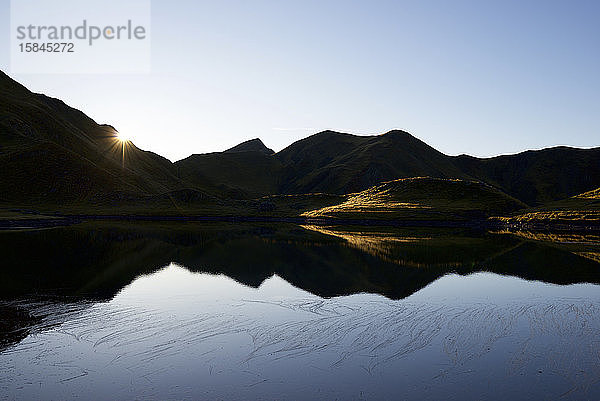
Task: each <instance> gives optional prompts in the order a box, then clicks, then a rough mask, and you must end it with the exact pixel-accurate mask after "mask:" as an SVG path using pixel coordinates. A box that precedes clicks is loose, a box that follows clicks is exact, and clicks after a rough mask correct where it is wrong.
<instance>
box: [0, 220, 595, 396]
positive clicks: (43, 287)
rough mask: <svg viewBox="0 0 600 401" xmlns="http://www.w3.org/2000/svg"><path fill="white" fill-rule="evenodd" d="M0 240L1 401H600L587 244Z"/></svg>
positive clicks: (392, 237) (302, 237) (232, 236)
mask: <svg viewBox="0 0 600 401" xmlns="http://www.w3.org/2000/svg"><path fill="white" fill-rule="evenodd" d="M0 236H2V241H0V244H1V245H0V249H1V251H2V253H3V255H4V257H5V258H4V261H5V262H4V265H3V267H4V268H3V269H2V271H1V273H0V274H1V275H2V276H1V277H0V283H1V284H0V286H1V289H2V294H3V295H2V301H0V308H1V309H2V314H3V316H6V317H7V319H5V320H4V322H3V326H1V327H0V329H1V331H2V341H3V347H2V348H0V371H2V372H3V373H2V374H1V375H0V390H1V391H0V393H2V394H5V395H6V396H7V397H8V398H10V399H13V398H14V399H57V398H58V399H61V398H69V396H70V395H72V394H82V393H86V392H87V391H89V390H90V389H91V390H93V391H94V394H95V398H97V399H126V398H149V399H165V398H186V397H187V398H195V399H198V398H209V399H214V398H225V399H264V398H267V399H273V398H275V399H332V398H341V399H360V398H365V399H389V398H407V399H423V398H424V399H439V398H445V399H453V398H454V399H480V398H486V399H493V398H507V397H511V398H515V399H528V398H537V399H549V398H550V399H551V398H558V397H559V396H561V395H562V396H563V398H565V399H578V398H598V396H600V389H599V380H600V370H599V368H598V367H599V366H600V352H598V347H597V339H598V338H600V295H599V291H598V289H599V287H598V285H597V284H598V283H599V279H600V269H599V267H600V265H599V264H598V263H597V262H596V261H595V260H594V259H593V258H590V257H589V255H590V254H595V253H597V252H598V248H597V246H598V244H597V241H595V240H594V238H592V237H585V236H584V237H582V238H580V237H577V238H576V239H574V237H569V238H567V239H565V238H558V237H552V238H550V237H549V236H546V237H535V235H533V234H520V235H512V234H508V233H495V234H492V233H485V232H472V231H464V230H454V229H453V230H441V229H394V228H389V229H381V228H366V227H359V228H356V227H354V228H353V227H346V228H342V227H317V226H303V227H299V226H292V225H290V226H282V225H279V226H271V225H261V224H258V225H227V224H209V225H207V224H203V225H201V226H200V225H197V224H155V223H153V224H137V225H133V226H128V225H114V224H112V225H111V224H94V225H91V224H83V225H79V226H73V227H67V228H55V229H49V230H38V231H21V232H0ZM550 239H553V241H551V240H550ZM524 279H525V280H524ZM531 280H534V281H531ZM556 284H559V285H556Z"/></svg>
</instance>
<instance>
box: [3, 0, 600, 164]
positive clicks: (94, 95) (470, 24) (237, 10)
mask: <svg viewBox="0 0 600 401" xmlns="http://www.w3.org/2000/svg"><path fill="white" fill-rule="evenodd" d="M0 18H1V19H0V21H1V23H0V27H1V28H0V34H1V35H0V47H1V48H2V49H3V51H2V52H1V53H0V69H2V70H3V71H8V70H9V51H8V46H9V1H8V0H0ZM599 21H600V1H578V0H575V1H548V0H544V1H527V0H520V1H505V0H503V1H491V0H490V1H480V0H473V1H459V0H457V1H348V0H344V1H327V0H321V1H312V0H302V1H301V0H296V1H253V0H243V1H166V0H153V2H152V27H151V30H152V73H151V74H143V75H49V74H46V75H44V74H40V75H14V74H11V75H12V76H13V78H15V79H17V80H18V81H20V82H21V83H23V84H25V85H26V86H28V87H29V88H30V89H32V90H33V91H36V92H43V93H46V94H48V95H51V96H54V97H58V98H61V99H63V100H64V101H65V102H67V103H68V104H69V105H71V106H73V107H76V108H78V109H81V110H82V111H84V112H85V113H87V114H88V115H90V116H91V117H92V118H94V119H95V120H97V121H98V122H101V123H109V124H112V125H114V126H115V127H116V128H117V129H119V130H120V131H122V132H125V133H126V134H128V135H130V136H131V137H132V138H133V140H134V142H135V143H136V144H137V145H138V146H140V147H142V148H144V149H147V150H152V151H154V152H157V153H160V154H162V155H165V156H167V157H169V158H170V159H172V160H176V159H180V158H183V157H186V156H188V155H189V154H191V153H203V152H210V151H219V150H223V149H225V148H227V147H230V146H233V145H235V144H237V143H239V142H241V141H243V140H246V139H250V138H255V137H260V138H261V139H262V140H263V141H264V142H265V144H266V145H267V146H270V147H272V148H274V149H275V150H280V149H282V148H284V147H285V146H287V145H289V144H291V143H292V142H293V141H295V140H297V139H300V138H303V137H306V136H308V135H310V134H313V133H316V132H318V131H321V130H324V129H334V130H339V131H344V132H350V133H356V134H376V133H383V132H385V131H388V130H390V129H394V128H400V129H404V130H407V131H409V132H411V133H412V134H413V135H415V136H416V137H418V138H420V139H422V140H424V141H425V142H427V143H429V144H430V145H432V146H434V147H436V148H437V149H439V150H440V151H442V152H444V153H447V154H460V153H467V154H472V155H476V156H490V155H496V154H504V153H514V152H519V151H522V150H525V149H530V148H542V147H547V146H554V145H571V146H581V147H589V146H599V145H600V141H599V138H600V22H599Z"/></svg>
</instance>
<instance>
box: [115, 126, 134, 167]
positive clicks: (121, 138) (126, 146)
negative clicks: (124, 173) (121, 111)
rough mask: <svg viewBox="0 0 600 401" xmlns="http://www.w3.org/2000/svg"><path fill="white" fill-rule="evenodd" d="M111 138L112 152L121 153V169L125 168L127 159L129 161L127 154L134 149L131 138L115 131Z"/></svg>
mask: <svg viewBox="0 0 600 401" xmlns="http://www.w3.org/2000/svg"><path fill="white" fill-rule="evenodd" d="M111 138H112V141H111V144H110V151H111V152H115V153H116V152H118V153H120V156H121V157H120V159H121V167H122V168H125V159H127V154H128V153H129V151H130V150H131V149H132V147H133V143H132V142H131V137H130V136H129V135H127V134H124V133H121V132H118V131H116V130H114V134H113V135H111Z"/></svg>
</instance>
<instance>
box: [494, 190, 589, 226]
mask: <svg viewBox="0 0 600 401" xmlns="http://www.w3.org/2000/svg"><path fill="white" fill-rule="evenodd" d="M492 222H495V223H498V224H501V225H504V226H509V227H517V228H526V229H540V228H541V229H590V228H593V229H596V230H597V229H600V188H597V189H594V190H592V191H588V192H584V193H582V194H578V195H575V196H572V197H570V198H567V199H562V200H560V201H555V202H550V203H548V204H546V205H543V206H540V207H537V208H530V209H527V210H522V211H519V212H518V213H513V214H510V215H508V216H507V215H502V217H495V218H493V219H492Z"/></svg>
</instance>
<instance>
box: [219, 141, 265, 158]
mask: <svg viewBox="0 0 600 401" xmlns="http://www.w3.org/2000/svg"><path fill="white" fill-rule="evenodd" d="M235 152H261V153H265V154H267V155H272V154H273V153H275V152H274V151H273V150H272V149H269V148H267V147H266V146H265V144H264V143H263V141H261V140H260V139H259V138H254V139H250V140H248V141H245V142H242V143H240V144H239V145H236V146H234V147H233V148H229V149H227V150H226V151H225V152H223V153H235Z"/></svg>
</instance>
